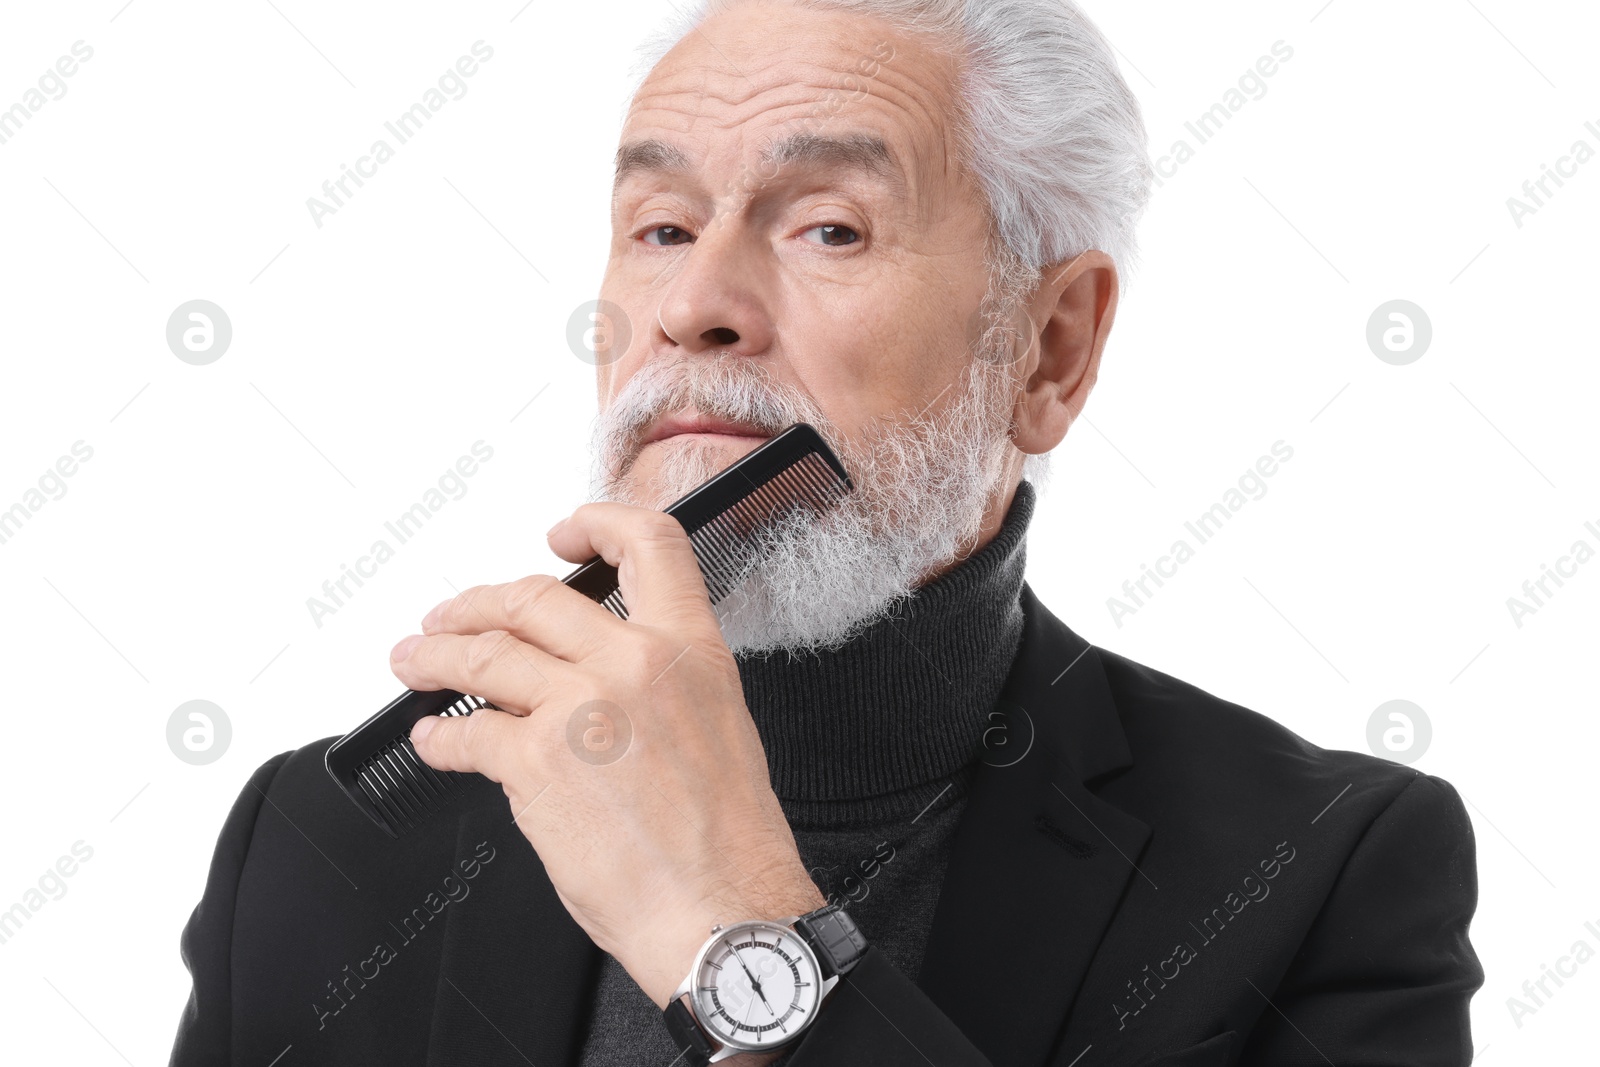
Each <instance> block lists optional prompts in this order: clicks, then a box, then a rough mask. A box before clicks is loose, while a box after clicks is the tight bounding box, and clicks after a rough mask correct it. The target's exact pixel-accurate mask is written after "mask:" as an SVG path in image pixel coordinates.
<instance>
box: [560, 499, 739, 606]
mask: <svg viewBox="0 0 1600 1067" xmlns="http://www.w3.org/2000/svg"><path fill="white" fill-rule="evenodd" d="M550 547H551V549H552V550H554V551H555V552H556V554H557V555H559V556H562V557H563V558H566V559H578V558H587V556H591V555H599V556H601V557H603V558H604V559H605V561H606V562H607V563H609V564H611V565H612V566H613V567H615V568H617V579H618V582H619V583H620V585H621V587H622V599H623V602H624V603H626V604H627V605H628V619H629V620H630V621H633V622H639V623H644V624H647V625H655V626H662V627H667V628H673V627H687V628H691V630H693V631H694V632H703V631H704V628H705V626H706V625H707V623H708V622H709V623H710V625H711V626H712V628H714V629H715V628H716V614H715V613H714V612H713V611H712V608H711V595H710V594H709V593H708V592H707V591H706V583H705V578H704V577H703V576H702V575H701V573H700V564H699V563H698V562H696V560H695V555H694V546H693V545H692V544H691V543H690V541H689V535H688V534H687V533H685V532H684V529H683V525H682V524H681V523H680V522H678V520H677V519H675V518H673V517H672V516H671V515H668V514H667V513H666V512H664V511H652V510H650V509H649V508H641V507H635V506H633V505H631V504H619V503H616V502H614V501H597V502H593V503H588V504H584V505H582V506H581V507H579V508H578V510H576V511H574V512H573V513H572V517H571V518H569V519H567V521H566V522H564V523H562V524H561V525H560V526H559V527H557V528H556V529H554V530H552V531H551V533H550ZM719 632H720V631H719Z"/></svg>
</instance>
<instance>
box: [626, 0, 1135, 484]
mask: <svg viewBox="0 0 1600 1067" xmlns="http://www.w3.org/2000/svg"><path fill="white" fill-rule="evenodd" d="M738 2H741V0H685V2H684V3H683V4H682V5H681V6H680V5H679V4H677V3H675V4H673V9H674V12H675V14H674V15H673V16H672V17H671V18H670V19H669V21H668V22H667V23H666V24H665V25H663V26H662V27H661V28H660V29H659V30H657V31H656V32H655V33H653V34H652V35H650V36H649V37H648V38H646V39H645V41H644V42H643V43H642V44H641V46H640V49H639V52H638V55H637V58H636V61H635V66H634V68H633V77H634V88H635V91H637V88H638V86H639V85H640V84H642V83H643V81H644V79H645V78H646V77H647V76H648V75H649V72H650V70H651V69H652V68H654V67H655V65H656V64H657V63H658V62H659V61H660V60H661V58H662V57H663V56H665V55H666V54H667V52H669V51H670V50H671V49H672V47H673V46H674V45H675V44H677V42H678V41H680V40H682V39H683V37H684V36H686V35H687V34H689V33H691V32H693V31H694V29H695V28H696V27H698V26H699V25H700V23H701V22H702V21H704V20H705V19H706V18H707V17H708V16H710V15H712V14H715V13H717V12H719V11H721V10H724V9H726V8H728V7H730V6H732V5H733V4H734V3H738ZM790 2H792V3H795V4H796V5H798V6H800V7H807V8H813V9H821V10H836V11H848V12H853V13H858V14H861V15H867V16H872V17H876V18H880V19H882V20H884V21H885V22H888V23H889V24H891V25H892V26H894V27H895V28H896V29H897V30H899V31H901V32H903V33H906V34H908V35H912V36H916V37H918V38H919V40H921V41H922V42H924V43H926V44H927V45H928V46H929V47H931V48H933V49H934V50H935V51H936V52H938V53H940V54H944V55H950V56H953V57H954V58H956V59H957V60H958V62H959V64H960V71H961V73H960V80H959V88H958V92H957V102H958V108H959V113H958V114H957V115H954V116H951V120H952V129H953V130H954V134H955V139H956V144H955V149H956V153H957V158H958V159H960V161H961V162H962V164H963V165H964V166H966V168H967V170H968V172H969V173H970V174H972V175H973V176H974V177H975V179H976V180H977V182H978V184H979V186H980V188H981V189H982V191H983V193H984V195H985V196H986V198H987V201H988V208H989V216H990V225H991V240H990V247H989V248H988V249H986V255H987V258H988V262H989V264H990V289H991V292H992V293H993V292H995V291H997V290H998V291H1001V292H1016V291H1018V290H1019V288H1020V289H1021V290H1022V291H1026V290H1027V289H1031V288H1032V286H1033V285H1035V284H1037V281H1038V279H1039V277H1040V272H1041V271H1042V270H1043V269H1044V268H1045V267H1048V266H1051V265H1052V264H1055V263H1060V262H1064V261H1066V260H1069V259H1071V258H1072V257H1074V256H1076V255H1078V254H1079V253H1081V252H1085V251H1087V250H1089V249H1099V250H1100V251H1102V252H1105V253H1106V254H1107V255H1109V256H1110V257H1111V259H1112V260H1113V262H1115V263H1116V266H1117V272H1118V275H1119V278H1120V279H1121V280H1122V282H1123V283H1124V288H1125V287H1126V285H1125V283H1126V281H1127V279H1128V278H1129V277H1130V275H1131V274H1132V272H1133V269H1134V267H1135V266H1136V265H1137V257H1138V244H1137V241H1136V239H1135V234H1134V231H1135V227H1136V225H1137V223H1138V220H1139V216H1140V215H1141V214H1142V213H1143V211H1144V207H1145V204H1146V202H1147V201H1148V200H1149V197H1150V186H1151V180H1152V171H1151V166H1150V157H1149V153H1148V151H1147V138H1146V135H1145V129H1144V120H1143V118H1142V117H1141V115H1140V111H1139V104H1138V101H1137V100H1136V99H1135V98H1134V95H1133V93H1132V91H1130V90H1129V88H1128V85H1127V82H1126V81H1124V80H1123V77H1122V74H1121V72H1120V71H1119V69H1118V67H1117V62H1116V59H1115V57H1114V54H1113V51H1112V47H1111V44H1110V42H1108V41H1107V40H1106V38H1105V36H1104V35H1103V34H1101V32H1100V30H1099V29H1098V28H1097V27H1096V26H1095V25H1094V23H1092V22H1090V21H1089V19H1088V17H1087V16H1086V15H1084V13H1083V12H1082V11H1081V10H1080V9H1079V8H1078V6H1077V5H1076V4H1075V3H1073V2H1072V0H790ZM1048 469H1049V461H1048V453H1044V454H1040V455H1030V456H1028V457H1027V459H1026V460H1025V462H1024V470H1023V473H1024V477H1026V478H1028V480H1029V481H1031V482H1033V483H1034V484H1035V486H1036V487H1038V488H1040V489H1042V488H1043V483H1044V481H1045V479H1046V477H1047V476H1048Z"/></svg>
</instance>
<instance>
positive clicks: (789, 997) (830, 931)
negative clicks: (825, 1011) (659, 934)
mask: <svg viewBox="0 0 1600 1067" xmlns="http://www.w3.org/2000/svg"><path fill="white" fill-rule="evenodd" d="M866 951H867V939H866V938H865V937H863V936H862V934H861V931H860V930H858V929H857V928H856V924H855V923H854V922H852V921H851V920H850V916H849V915H847V914H846V913H845V910H844V908H842V907H841V906H839V905H838V904H829V905H827V906H826V907H822V908H818V909H817V910H816V911H813V912H809V913H807V914H805V915H795V916H791V917H789V918H787V919H779V920H776V921H772V920H768V919H751V920H749V921H747V922H738V923H733V924H732V925H729V926H723V925H721V924H720V923H719V924H718V925H716V926H713V927H712V928H711V936H710V937H708V938H707V939H706V942H705V944H703V945H701V946H700V951H699V952H698V953H697V954H696V955H695V958H694V966H692V967H690V968H689V974H688V976H687V977H685V978H684V980H683V982H682V983H681V984H680V985H679V986H678V988H677V990H676V991H675V992H674V993H673V994H672V1000H671V1001H669V1002H668V1003H667V1007H666V1011H665V1012H663V1017H664V1018H665V1020H666V1024H667V1031H668V1032H669V1033H670V1034H672V1039H673V1041H674V1042H676V1043H677V1046H678V1048H679V1050H680V1051H681V1055H680V1056H679V1059H678V1062H681V1063H683V1064H686V1065H687V1067H705V1065H706V1064H710V1063H716V1062H718V1061H720V1060H725V1059H727V1058H729V1057H730V1056H737V1055H739V1054H740V1053H741V1052H768V1051H772V1050H775V1049H782V1048H786V1047H790V1046H792V1045H793V1044H794V1043H795V1042H796V1041H798V1040H799V1039H800V1038H801V1036H802V1035H804V1034H805V1032H806V1030H807V1028H808V1027H810V1026H811V1023H812V1021H813V1020H815V1019H816V1016H817V1009H818V1008H819V1007H820V1006H821V1005H822V1002H823V1001H824V1000H826V999H827V997H828V995H829V994H830V993H832V992H833V989H834V987H835V986H836V985H838V983H839V979H840V978H841V977H843V976H844V975H846V974H849V973H850V970H851V968H853V967H854V966H855V965H856V963H857V962H858V961H859V960H860V959H861V957H862V955H863V954H864V953H865V952H866Z"/></svg>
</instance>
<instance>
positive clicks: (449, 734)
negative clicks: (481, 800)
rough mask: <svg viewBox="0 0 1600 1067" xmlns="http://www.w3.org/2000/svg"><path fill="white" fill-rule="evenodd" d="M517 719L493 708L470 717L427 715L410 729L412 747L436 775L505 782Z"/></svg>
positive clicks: (477, 712)
mask: <svg viewBox="0 0 1600 1067" xmlns="http://www.w3.org/2000/svg"><path fill="white" fill-rule="evenodd" d="M515 718H516V716H514V715H511V714H508V713H507V712H504V711H498V710H496V709H494V708H479V709H478V710H477V711H474V712H473V713H472V714H471V715H424V716H423V717H422V718H420V719H418V720H417V722H416V725H414V726H412V727H411V747H412V748H414V749H416V750H417V755H418V756H420V757H421V758H422V761H423V762H424V763H426V764H427V765H428V766H430V767H432V768H433V769H434V770H436V771H476V772H477V773H479V774H481V775H483V776H484V777H486V778H490V779H493V780H494V781H496V782H503V781H504V777H503V773H504V769H503V766H502V763H503V760H504V759H505V754H506V753H507V752H509V751H510V750H511V748H512V744H511V738H510V735H509V731H510V730H511V729H512V728H513V726H514V725H515V724H514V722H513V721H512V720H514V719H515Z"/></svg>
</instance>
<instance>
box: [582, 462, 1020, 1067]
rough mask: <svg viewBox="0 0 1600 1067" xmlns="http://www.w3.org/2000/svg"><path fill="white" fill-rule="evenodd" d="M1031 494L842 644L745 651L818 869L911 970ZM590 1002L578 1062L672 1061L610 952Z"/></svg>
mask: <svg viewBox="0 0 1600 1067" xmlns="http://www.w3.org/2000/svg"><path fill="white" fill-rule="evenodd" d="M1034 502H1035V495H1034V489H1033V486H1032V485H1031V484H1030V483H1029V482H1027V481H1022V482H1020V483H1019V484H1018V485H1017V490H1016V494H1015V496H1014V497H1013V500H1012V503H1011V507H1010V510H1009V511H1008V512H1007V513H1006V517H1005V520H1004V523H1003V524H1002V526H1001V528H1000V530H999V531H998V532H997V533H996V534H995V536H994V537H993V538H992V539H991V540H990V542H989V543H988V544H987V545H985V546H984V547H983V548H982V549H980V550H979V551H978V552H976V553H974V554H973V555H971V556H969V557H967V558H966V559H965V560H962V561H961V562H960V563H959V564H957V565H956V566H954V567H952V568H951V569H950V570H948V571H946V572H945V573H944V574H942V575H940V576H939V577H938V578H935V579H934V580H933V581H931V582H929V583H928V584H926V585H924V586H921V587H919V588H918V589H917V590H916V591H915V592H914V593H913V594H912V595H911V596H910V597H909V598H906V599H904V600H901V601H897V602H896V603H895V604H894V605H893V607H892V608H891V610H890V611H889V613H888V614H887V615H885V616H884V617H882V618H880V619H878V620H876V621H875V622H874V623H873V624H872V625H871V626H869V627H867V628H866V629H864V630H863V631H862V632H861V633H860V634H859V635H858V636H857V637H855V638H854V639H852V640H851V641H850V642H848V643H846V644H845V645H844V646H843V647H841V648H839V649H837V650H835V651H832V652H824V653H820V654H816V653H811V654H806V655H804V656H802V657H800V658H798V659H796V658H795V657H794V656H791V655H790V654H789V653H787V652H780V653H777V654H773V655H770V656H749V657H746V656H740V657H738V660H739V673H740V676H741V681H742V682H743V685H744V693H745V703H746V705H747V706H748V707H749V709H750V716H751V718H752V719H753V720H754V722H755V725H756V729H757V731H758V732H759V733H760V735H761V743H762V746H763V748H764V749H765V750H766V754H767V766H768V768H769V771H770V774H771V780H772V789H773V792H774V793H775V794H777V797H778V802H779V804H780V805H781V806H782V808H783V812H784V815H785V816H787V818H788V820H789V827H790V829H791V830H792V831H793V833H794V838H795V844H796V846H797V847H798V848H799V850H800V856H801V858H802V859H803V860H804V861H805V863H806V867H807V869H808V870H809V871H810V872H811V877H812V879H813V880H814V881H815V882H816V883H817V888H818V889H820V890H821V891H822V894H823V895H824V896H825V897H826V898H827V899H828V900H829V901H830V902H833V901H837V902H840V903H842V904H843V905H844V906H845V907H846V908H847V909H848V910H849V912H850V916H851V918H852V919H854V920H855V922H856V925H857V926H859V927H860V928H861V931H862V933H863V934H865V935H866V937H867V939H868V941H870V942H871V943H872V944H873V945H875V946H877V948H878V950H879V951H880V952H882V953H883V954H884V955H885V956H886V957H887V958H888V960H889V962H890V963H892V964H893V965H894V966H895V967H897V968H899V969H900V971H901V973H903V974H905V975H907V976H910V977H912V978H913V979H915V978H916V977H917V976H919V975H920V973H921V968H922V956H923V948H924V946H925V944H926V942H927V936H928V930H929V928H930V926H931V925H932V923H933V911H934V906H935V905H936V904H937V903H938V899H939V888H940V886H941V884H942V883H943V881H944V871H945V866H946V864H947V862H948V858H949V843H950V837H951V835H952V834H953V833H954V831H955V828H956V823H957V822H958V821H959V820H960V818H961V814H962V812H963V811H964V810H965V806H966V798H967V786H968V784H969V782H970V781H971V778H972V775H973V773H974V772H975V771H976V770H977V764H978V762H979V761H980V760H981V758H982V756H983V735H984V731H985V729H986V728H987V727H988V726H989V719H988V716H989V712H990V711H991V710H992V709H993V708H994V705H995V702H996V701H997V700H998V699H999V696H1000V690H1001V687H1002V686H1003V685H1004V684H1005V680H1006V676H1007V675H1008V674H1009V673H1010V670H1011V664H1012V661H1013V660H1014V659H1015V657H1016V653H1017V648H1018V646H1019V645H1020V644H1021V641H1022V622H1023V620H1022V606H1021V593H1022V580H1023V565H1024V561H1025V545H1026V541H1025V536H1026V534H1027V528H1028V522H1029V520H1030V519H1031V518H1032V516H1033V506H1034ZM592 1006H593V1010H592V1011H591V1013H590V1017H589V1021H588V1032H587V1037H586V1040H585V1042H584V1046H583V1052H582V1056H581V1059H580V1064H581V1065H582V1067H668V1065H669V1064H672V1063H673V1061H674V1060H676V1059H677V1057H678V1049H677V1048H676V1047H674V1045H673V1043H672V1039H671V1038H670V1037H669V1036H668V1034H667V1030H666V1026H665V1025H664V1024H663V1022H662V1019H661V1010H660V1009H659V1008H657V1007H656V1006H655V1003H654V1002H653V1001H651V1000H650V998H649V997H647V996H645V994H644V991H643V990H641V989H640V988H639V986H638V984H637V983H636V982H634V980H633V979H632V977H630V976H629V974H628V972H627V971H625V970H623V968H622V965H621V964H619V963H618V962H617V961H616V959H615V958H614V957H612V956H611V955H609V954H606V955H604V956H603V958H602V961H601V967H600V978H599V983H598V985H597V987H596V989H595V993H594V998H593V1000H592ZM786 1058H787V1057H786ZM782 1062H784V1061H782V1060H780V1061H779V1065H781V1063H782ZM775 1067H778V1065H775Z"/></svg>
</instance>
